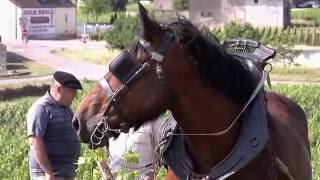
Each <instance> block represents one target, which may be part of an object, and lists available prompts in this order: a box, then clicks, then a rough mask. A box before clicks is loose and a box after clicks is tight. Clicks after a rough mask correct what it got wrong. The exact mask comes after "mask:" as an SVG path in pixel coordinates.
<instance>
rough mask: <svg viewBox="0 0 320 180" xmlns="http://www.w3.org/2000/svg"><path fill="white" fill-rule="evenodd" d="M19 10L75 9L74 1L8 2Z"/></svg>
mask: <svg viewBox="0 0 320 180" xmlns="http://www.w3.org/2000/svg"><path fill="white" fill-rule="evenodd" d="M9 1H11V2H12V3H13V4H17V6H18V7H20V8H56V7H76V4H75V0H9Z"/></svg>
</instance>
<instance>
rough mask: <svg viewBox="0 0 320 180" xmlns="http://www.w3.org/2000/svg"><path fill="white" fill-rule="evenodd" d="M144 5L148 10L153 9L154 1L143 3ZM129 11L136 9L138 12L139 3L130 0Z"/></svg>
mask: <svg viewBox="0 0 320 180" xmlns="http://www.w3.org/2000/svg"><path fill="white" fill-rule="evenodd" d="M143 6H144V7H145V8H146V9H147V10H148V11H150V10H152V9H153V8H154V6H153V3H147V4H143ZM126 9H127V11H135V12H138V4H137V3H136V2H129V3H128V4H127V7H126Z"/></svg>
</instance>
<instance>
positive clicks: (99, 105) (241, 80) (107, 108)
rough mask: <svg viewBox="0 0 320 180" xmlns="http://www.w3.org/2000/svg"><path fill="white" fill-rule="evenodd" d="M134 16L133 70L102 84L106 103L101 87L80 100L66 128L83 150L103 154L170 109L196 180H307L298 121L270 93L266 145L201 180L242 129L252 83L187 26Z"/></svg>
mask: <svg viewBox="0 0 320 180" xmlns="http://www.w3.org/2000/svg"><path fill="white" fill-rule="evenodd" d="M139 11H140V23H141V24H140V25H141V27H140V30H141V31H140V32H141V34H140V36H139V38H140V41H138V42H136V43H134V44H136V46H134V48H133V53H132V54H131V55H132V56H134V58H135V59H133V60H132V62H131V63H133V64H134V63H136V64H134V65H133V66H135V67H138V68H136V69H135V70H134V71H133V72H131V71H130V72H124V74H125V75H128V74H129V76H124V75H123V72H120V73H119V71H114V72H115V73H112V74H111V73H108V74H107V75H106V76H105V77H104V78H105V80H106V81H107V82H108V83H109V85H110V87H111V89H112V90H113V91H116V94H114V95H113V96H112V99H111V100H110V99H109V98H108V97H107V95H106V92H105V89H104V88H103V87H102V85H101V84H97V85H96V86H95V87H94V88H93V89H92V90H91V92H89V94H88V95H87V96H86V97H85V98H84V100H83V101H82V102H81V104H80V106H79V107H78V109H77V111H76V113H75V117H74V120H73V125H74V127H75V128H76V129H77V131H78V135H79V137H80V140H81V141H82V142H84V143H88V144H90V146H93V147H95V148H96V147H100V146H104V145H106V146H108V137H111V136H113V137H116V136H117V133H119V131H125V130H126V129H127V128H129V127H136V128H137V127H139V126H140V125H141V124H143V123H144V122H146V121H148V120H151V119H154V118H156V117H158V116H159V115H160V114H161V113H162V112H164V111H166V110H167V109H169V110H170V111H171V112H172V114H173V116H174V118H175V119H176V121H177V124H178V126H179V127H180V129H181V131H180V132H183V133H182V134H186V135H184V136H183V138H184V144H185V147H186V149H187V152H188V153H189V155H190V159H191V164H192V167H193V168H192V171H193V172H189V173H193V174H197V175H204V176H199V178H198V179H226V178H228V179H236V180H257V179H260V180H270V179H281V180H282V179H294V180H310V179H312V170H311V156H310V147H309V141H308V127H307V119H306V116H305V113H304V112H303V110H302V109H301V108H300V107H299V106H298V105H297V104H296V103H294V102H293V101H291V100H290V99H288V98H287V97H284V96H281V95H278V94H276V93H270V92H265V99H266V101H265V102H266V108H267V110H266V111H267V117H268V122H267V123H268V129H269V139H268V143H267V145H266V146H265V147H264V149H263V150H262V151H261V152H260V153H259V154H258V155H257V156H256V157H255V158H254V159H252V160H251V161H250V162H248V163H247V164H246V165H245V166H244V167H242V168H241V169H239V170H238V171H236V172H230V173H229V174H226V175H225V176H223V177H219V178H213V177H211V176H207V175H208V174H210V173H211V171H212V169H214V168H212V167H217V166H219V165H220V164H221V163H222V162H223V161H224V160H225V159H226V157H228V156H229V154H232V152H233V148H234V146H235V144H236V143H237V140H238V137H239V134H240V132H241V125H242V124H243V123H244V122H245V121H244V120H245V119H241V118H240V119H241V120H239V121H235V119H236V118H237V115H238V114H239V112H241V110H242V109H243V107H244V105H245V104H246V103H247V102H248V100H249V99H250V97H251V95H252V92H253V91H254V89H255V88H256V86H257V84H258V83H257V79H256V78H255V76H254V74H253V72H252V71H250V70H249V68H248V66H247V65H245V63H243V62H244V61H241V60H237V59H235V58H234V57H233V56H231V55H230V54H228V53H226V52H225V51H224V50H223V49H221V48H219V47H218V45H216V44H214V43H213V42H210V41H209V40H207V39H206V38H205V37H204V36H202V35H201V34H200V33H199V31H198V30H197V28H196V27H195V26H193V25H192V24H191V23H190V22H189V21H187V20H185V19H179V20H177V21H175V22H173V23H170V24H158V23H156V22H154V21H153V20H151V19H150V18H149V17H148V15H147V12H146V10H145V9H144V8H143V7H142V6H141V5H140V4H139ZM168 34H169V35H168ZM168 37H169V38H168ZM154 49H156V50H159V51H153V50H154ZM161 55H163V59H162V56H161ZM111 66H112V65H111ZM111 66H110V70H111V72H113V71H112V69H113V67H111ZM124 69H125V68H124ZM131 70H132V68H131ZM117 72H118V74H116V73H117ZM121 73H122V75H121ZM119 86H121V88H120V89H119V88H118V87H119ZM107 94H108V93H107ZM109 100H110V101H109ZM248 108H250V107H248ZM102 122H104V123H102ZM101 123H102V124H103V126H101ZM231 124H232V125H231ZM227 127H230V128H229V129H227ZM97 128H98V129H101V130H98V131H97ZM225 129H226V131H224V132H223V133H220V134H219V133H217V134H216V135H212V134H215V132H221V131H222V130H225ZM252 131H253V129H252ZM93 133H97V134H96V135H95V137H99V136H100V137H101V138H100V141H99V142H98V143H94V140H93V139H92V134H93ZM188 134H193V135H188ZM195 134H208V135H195ZM210 134H211V135H210ZM168 151H170V149H169V150H168ZM177 155H178V154H177ZM177 161H180V160H179V159H178V160H177ZM169 166H170V167H173V166H171V164H170V163H169ZM173 170H174V171H175V169H173ZM175 173H176V174H177V175H178V176H179V178H180V179H184V178H186V177H185V176H183V175H180V174H179V172H178V171H175ZM187 178H189V179H197V178H196V177H195V176H192V177H191V176H190V177H189V176H188V177H187Z"/></svg>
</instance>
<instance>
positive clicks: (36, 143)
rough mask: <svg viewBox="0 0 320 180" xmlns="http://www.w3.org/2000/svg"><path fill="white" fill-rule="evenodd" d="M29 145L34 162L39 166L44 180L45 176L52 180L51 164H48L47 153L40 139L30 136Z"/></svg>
mask: <svg viewBox="0 0 320 180" xmlns="http://www.w3.org/2000/svg"><path fill="white" fill-rule="evenodd" d="M29 144H30V147H31V150H32V152H33V155H34V157H35V159H36V161H37V162H38V164H39V165H40V166H41V168H42V170H43V171H44V172H45V173H46V180H47V176H48V178H49V179H50V180H54V179H55V178H54V175H53V171H52V166H51V163H50V162H49V159H48V156H47V151H46V148H45V145H44V142H43V140H42V138H40V137H36V136H30V137H29ZM52 178H53V179H52ZM49 179H48V180H49Z"/></svg>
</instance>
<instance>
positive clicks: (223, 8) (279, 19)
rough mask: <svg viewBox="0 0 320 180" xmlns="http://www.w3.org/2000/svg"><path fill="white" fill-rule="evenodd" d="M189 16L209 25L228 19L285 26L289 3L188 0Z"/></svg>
mask: <svg viewBox="0 0 320 180" xmlns="http://www.w3.org/2000/svg"><path fill="white" fill-rule="evenodd" d="M189 18H190V20H191V21H192V22H194V23H201V24H204V25H207V26H210V27H217V26H223V24H224V23H226V22H229V21H235V22H248V23H250V24H252V25H253V26H256V27H262V26H270V27H285V26H287V25H289V23H290V5H289V1H288V0H189Z"/></svg>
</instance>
